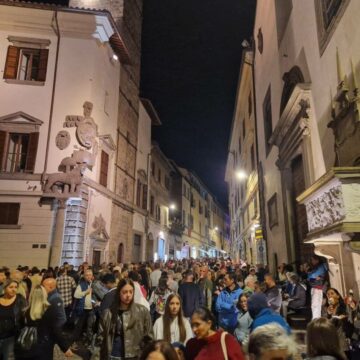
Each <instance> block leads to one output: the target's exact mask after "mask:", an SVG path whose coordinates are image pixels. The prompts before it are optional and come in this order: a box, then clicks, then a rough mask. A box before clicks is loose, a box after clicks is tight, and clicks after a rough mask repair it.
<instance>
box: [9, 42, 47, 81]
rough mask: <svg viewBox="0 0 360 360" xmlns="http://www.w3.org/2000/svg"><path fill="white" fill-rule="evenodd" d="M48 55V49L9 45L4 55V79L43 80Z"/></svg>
mask: <svg viewBox="0 0 360 360" xmlns="http://www.w3.org/2000/svg"><path fill="white" fill-rule="evenodd" d="M48 57H49V50H48V49H33V48H21V47H17V46H13V45H10V46H9V47H8V51H7V56H6V62H5V70H4V79H13V80H26V81H41V82H44V81H45V80H46V70H47V63H48Z"/></svg>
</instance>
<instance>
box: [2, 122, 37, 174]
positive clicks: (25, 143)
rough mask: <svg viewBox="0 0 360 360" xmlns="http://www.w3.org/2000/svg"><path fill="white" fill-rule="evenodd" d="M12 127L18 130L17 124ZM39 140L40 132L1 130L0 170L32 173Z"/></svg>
mask: <svg viewBox="0 0 360 360" xmlns="http://www.w3.org/2000/svg"><path fill="white" fill-rule="evenodd" d="M4 128H6V125H4ZM12 128H14V129H15V130H16V126H13V127H12ZM38 140H39V133H38V132H34V133H18V132H7V131H1V130H0V171H5V172H10V173H15V172H28V173H32V172H33V171H34V167H35V159H36V152H37V146H38Z"/></svg>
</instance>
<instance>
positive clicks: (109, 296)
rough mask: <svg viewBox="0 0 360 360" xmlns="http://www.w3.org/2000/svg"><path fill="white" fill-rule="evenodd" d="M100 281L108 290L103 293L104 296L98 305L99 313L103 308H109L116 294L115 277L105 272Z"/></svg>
mask: <svg viewBox="0 0 360 360" xmlns="http://www.w3.org/2000/svg"><path fill="white" fill-rule="evenodd" d="M101 281H102V283H103V284H104V285H105V287H106V288H107V289H108V292H107V293H106V294H105V296H104V298H103V299H102V301H101V305H100V310H99V312H100V314H101V313H102V312H103V311H104V310H105V309H109V308H110V307H111V305H112V303H113V302H114V299H115V294H116V291H115V290H116V279H115V276H114V275H113V274H105V275H104V276H103V277H102V279H101Z"/></svg>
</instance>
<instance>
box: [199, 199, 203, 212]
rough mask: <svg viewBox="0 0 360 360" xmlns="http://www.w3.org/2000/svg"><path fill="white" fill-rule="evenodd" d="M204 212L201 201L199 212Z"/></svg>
mask: <svg viewBox="0 0 360 360" xmlns="http://www.w3.org/2000/svg"><path fill="white" fill-rule="evenodd" d="M202 213H203V207H202V206H201V202H200V201H199V214H202Z"/></svg>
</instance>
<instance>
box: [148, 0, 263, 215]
mask: <svg viewBox="0 0 360 360" xmlns="http://www.w3.org/2000/svg"><path fill="white" fill-rule="evenodd" d="M255 5H256V1H255V0H145V1H144V9H143V11H144V21H143V37H142V73H141V96H143V97H146V98H148V99H150V100H151V101H152V103H153V105H154V107H155V108H156V110H157V112H158V114H159V117H160V119H161V121H162V126H160V127H155V128H153V138H154V140H155V141H157V142H158V143H159V144H160V147H161V149H162V150H163V152H164V153H165V154H166V155H167V157H169V158H171V159H173V160H175V161H176V163H178V164H179V165H180V166H183V167H186V168H188V169H190V170H193V171H194V172H195V173H196V174H198V175H199V176H200V178H201V179H202V180H203V182H204V183H205V184H206V185H207V186H208V187H209V189H210V190H211V191H212V192H213V193H214V195H215V196H216V197H217V198H218V200H219V201H220V203H221V204H222V205H223V206H224V207H225V208H226V209H227V189H226V183H225V182H224V175H225V166H226V159H227V149H228V141H229V135H230V127H231V121H232V116H233V110H234V102H235V95H236V88H237V81H238V75H239V68H240V60H241V51H242V46H241V42H242V41H243V40H244V39H248V40H249V39H250V37H251V34H252V27H253V21H254V14H255Z"/></svg>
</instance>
